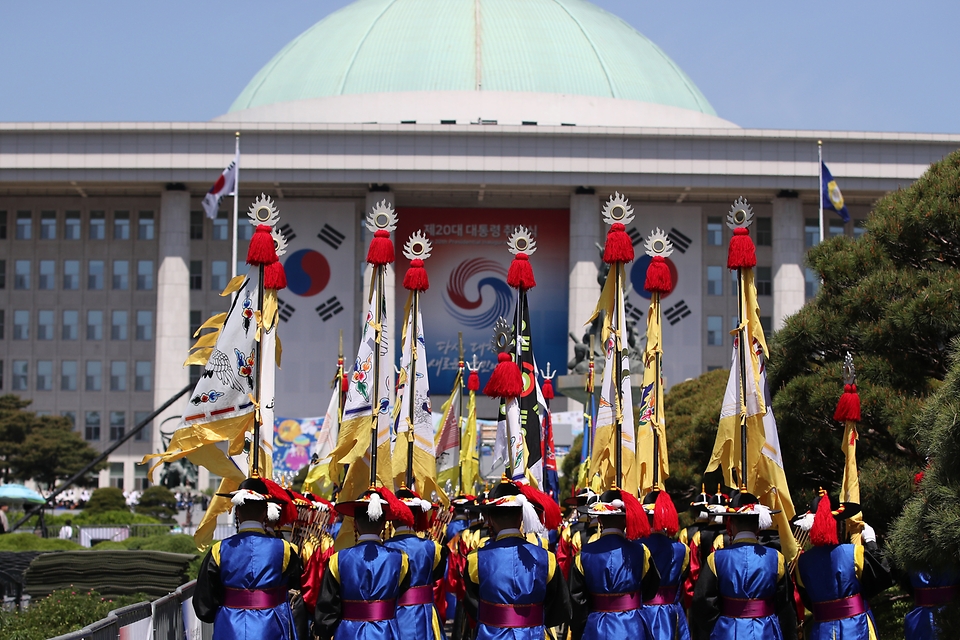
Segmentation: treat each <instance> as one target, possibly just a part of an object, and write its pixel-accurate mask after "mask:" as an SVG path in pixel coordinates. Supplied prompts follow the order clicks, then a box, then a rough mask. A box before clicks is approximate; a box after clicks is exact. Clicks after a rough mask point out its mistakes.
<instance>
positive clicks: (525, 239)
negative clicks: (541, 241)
mask: <svg viewBox="0 0 960 640" xmlns="http://www.w3.org/2000/svg"><path fill="white" fill-rule="evenodd" d="M507 248H508V249H509V251H510V253H512V254H513V255H517V254H518V253H525V254H527V255H528V256H531V255H533V254H534V252H536V250H537V241H536V240H534V239H533V234H532V233H530V230H529V229H527V228H526V227H523V226H520V227H517V228H516V229H514V230H513V233H511V234H510V237H509V238H507Z"/></svg>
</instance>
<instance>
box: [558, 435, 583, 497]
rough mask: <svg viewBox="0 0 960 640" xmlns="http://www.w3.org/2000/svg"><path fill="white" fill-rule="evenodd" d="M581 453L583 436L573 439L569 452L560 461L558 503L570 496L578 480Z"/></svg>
mask: <svg viewBox="0 0 960 640" xmlns="http://www.w3.org/2000/svg"><path fill="white" fill-rule="evenodd" d="M582 451H583V434H582V433H581V434H580V435H578V436H577V437H576V438H574V439H573V443H572V444H571V445H570V450H569V451H568V452H567V455H565V456H563V460H561V461H560V501H561V502H563V499H564V498H567V497H569V496H570V494H571V489H572V488H573V487H575V486H576V484H577V480H578V479H579V475H578V472H579V471H580V461H581V457H580V456H581V452H582Z"/></svg>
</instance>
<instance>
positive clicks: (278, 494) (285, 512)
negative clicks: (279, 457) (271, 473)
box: [261, 478, 297, 527]
mask: <svg viewBox="0 0 960 640" xmlns="http://www.w3.org/2000/svg"><path fill="white" fill-rule="evenodd" d="M261 480H263V483H264V484H265V485H266V487H267V490H268V491H269V492H270V497H271V498H273V499H274V500H275V501H277V502H279V503H280V520H278V521H277V524H276V526H277V527H282V526H284V525H287V524H291V523H293V522H296V521H297V507H296V505H294V504H293V501H292V500H291V499H290V495H289V494H288V493H287V492H286V490H285V489H284V488H283V487H281V486H280V485H279V484H277V483H276V482H274V481H273V480H270V479H269V478H261Z"/></svg>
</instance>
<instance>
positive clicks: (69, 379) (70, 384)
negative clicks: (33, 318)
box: [0, 360, 153, 391]
mask: <svg viewBox="0 0 960 640" xmlns="http://www.w3.org/2000/svg"><path fill="white" fill-rule="evenodd" d="M83 364H84V366H83V379H82V380H81V379H80V375H81V370H80V362H79V361H77V360H62V361H61V362H60V379H59V384H58V383H57V382H56V381H55V380H54V362H53V360H37V361H36V362H35V363H34V372H35V374H34V377H33V380H32V382H33V385H32V389H33V390H34V391H53V389H54V385H55V384H57V388H59V389H60V391H79V390H81V389H82V390H83V391H103V390H104V367H103V364H104V363H103V362H101V361H100V360H87V361H86V362H85V363H83ZM128 364H129V363H128V362H127V361H126V360H111V361H110V367H109V370H108V373H109V380H107V383H108V387H107V388H108V389H109V390H110V391H127V390H128V387H129V384H128V383H129V378H130V376H129V371H128V369H129V367H128V366H127V365H128ZM2 368H3V362H2V361H0V389H2V388H3V375H2ZM10 390H11V391H30V390H31V378H30V361H29V360H14V361H13V369H12V373H11V380H10ZM152 390H153V362H151V361H150V360H137V361H136V362H134V363H133V391H152Z"/></svg>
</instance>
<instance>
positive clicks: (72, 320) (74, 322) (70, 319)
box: [60, 309, 80, 340]
mask: <svg viewBox="0 0 960 640" xmlns="http://www.w3.org/2000/svg"><path fill="white" fill-rule="evenodd" d="M79 326H80V312H79V311H77V310H75V309H64V310H63V328H62V329H61V330H60V339H61V340H76V339H77V334H78V333H79V331H78V327H79Z"/></svg>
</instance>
